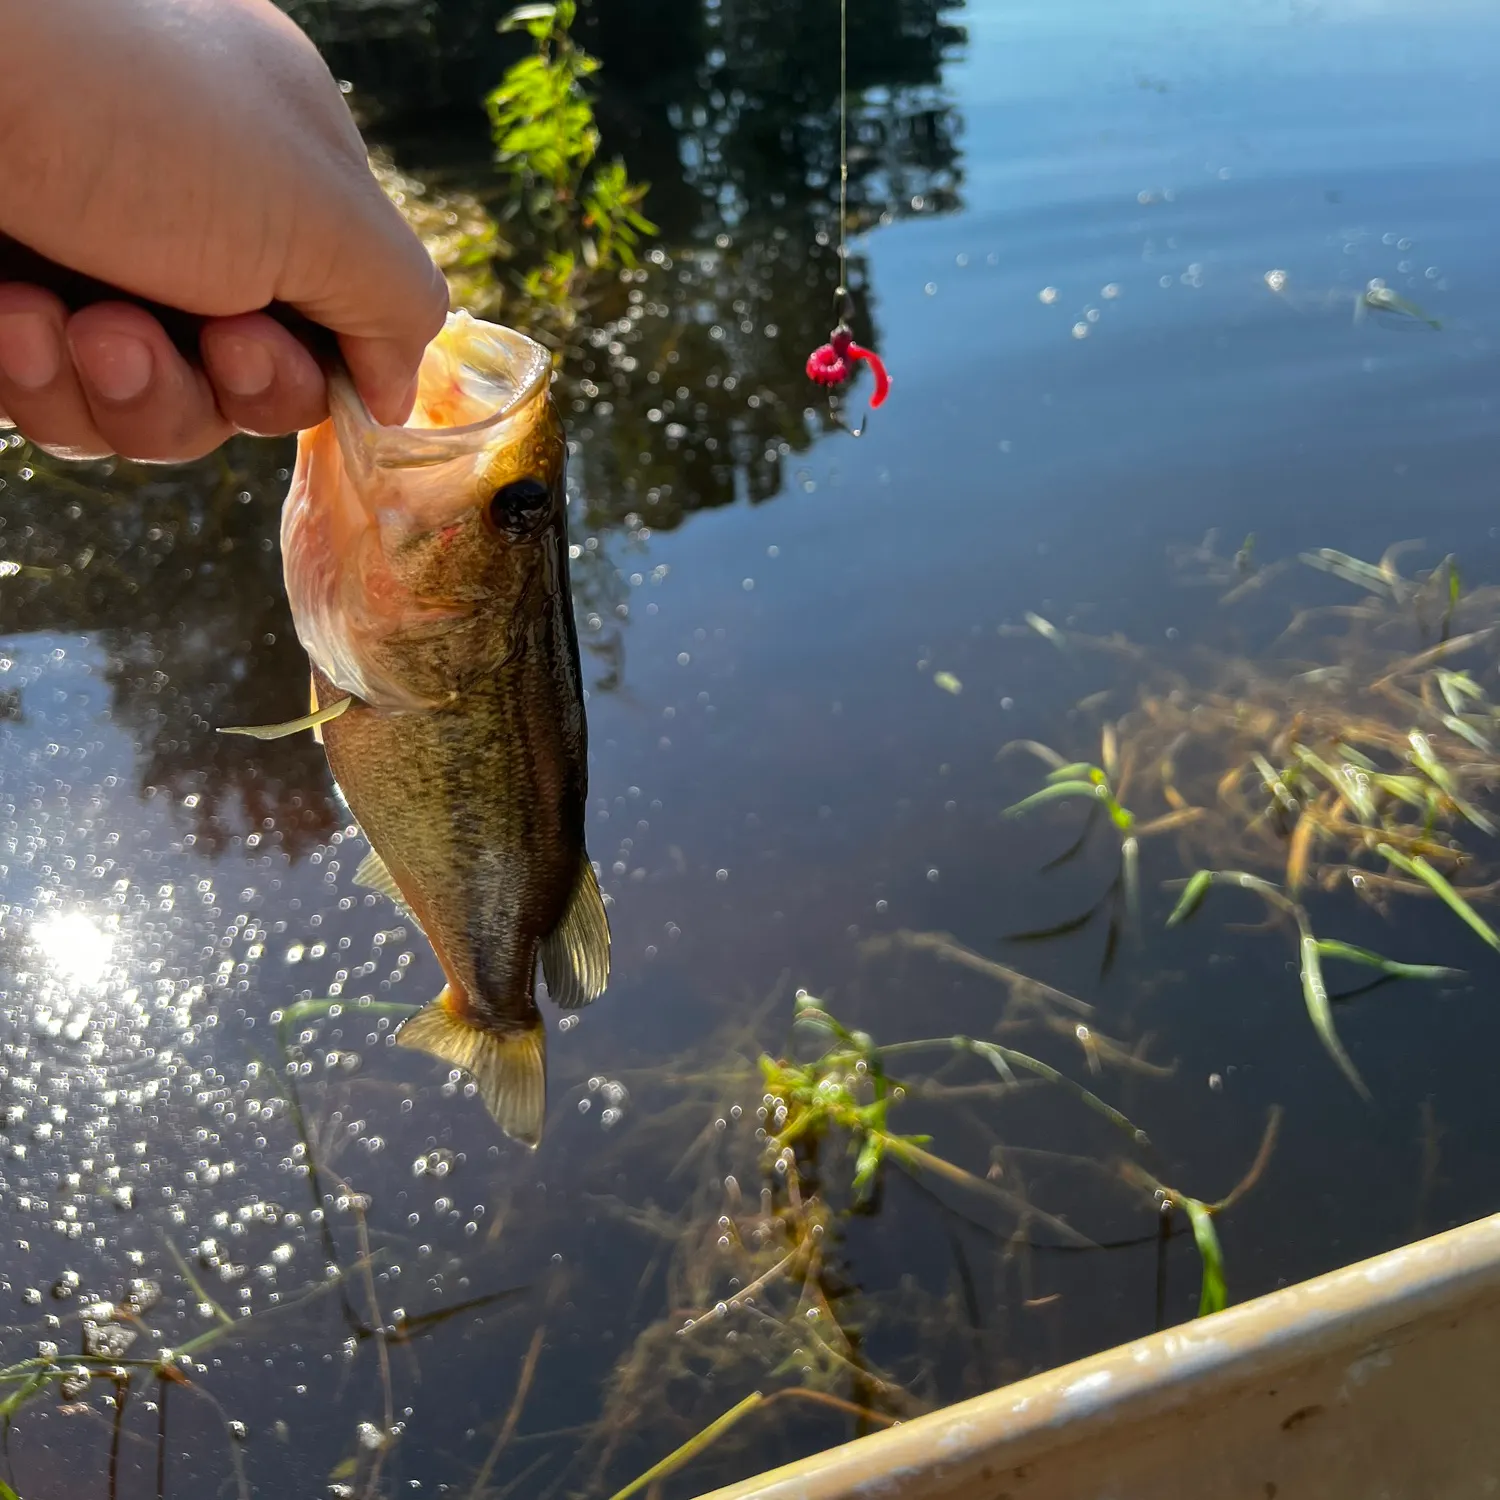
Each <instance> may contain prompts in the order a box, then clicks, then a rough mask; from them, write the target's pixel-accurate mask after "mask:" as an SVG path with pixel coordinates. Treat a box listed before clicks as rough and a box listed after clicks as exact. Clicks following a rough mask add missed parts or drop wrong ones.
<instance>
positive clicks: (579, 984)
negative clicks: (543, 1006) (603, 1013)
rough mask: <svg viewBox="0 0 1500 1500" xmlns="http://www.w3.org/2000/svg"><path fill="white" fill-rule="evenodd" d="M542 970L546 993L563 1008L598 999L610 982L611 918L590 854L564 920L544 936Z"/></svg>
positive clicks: (580, 871) (574, 1006)
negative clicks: (607, 912) (601, 893)
mask: <svg viewBox="0 0 1500 1500" xmlns="http://www.w3.org/2000/svg"><path fill="white" fill-rule="evenodd" d="M542 973H543V974H544V975H545V976H546V979H547V993H548V994H549V995H550V996H551V997H552V1000H553V1003H554V1004H556V1005H560V1006H561V1007H562V1008H563V1009H564V1010H577V1009H578V1007H579V1006H580V1005H587V1004H588V1003H589V1001H590V1000H596V999H597V998H598V997H599V996H600V995H602V994H603V993H604V986H605V985H607V984H608V983H609V918H608V916H607V915H606V914H605V911H604V898H603V897H602V896H601V895H600V894H599V882H598V880H596V879H595V877H594V867H593V865H591V864H590V863H589V857H588V855H587V854H585V855H584V856H583V858H582V859H581V860H580V861H579V867H578V879H577V880H575V881H574V882H573V893H572V895H571V896H569V898H568V908H567V910H566V911H565V912H564V913H563V917H562V921H560V922H559V923H558V924H557V926H556V927H555V928H553V930H552V931H551V932H549V933H548V934H547V936H546V937H545V938H543V939H542Z"/></svg>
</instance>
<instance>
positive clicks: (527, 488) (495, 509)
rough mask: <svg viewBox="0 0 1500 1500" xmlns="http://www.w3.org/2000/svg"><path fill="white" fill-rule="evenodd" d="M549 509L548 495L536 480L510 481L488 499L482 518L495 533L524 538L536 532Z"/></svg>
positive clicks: (541, 483)
mask: <svg viewBox="0 0 1500 1500" xmlns="http://www.w3.org/2000/svg"><path fill="white" fill-rule="evenodd" d="M551 508H552V491H551V489H550V488H549V487H548V486H547V485H546V484H544V483H543V482H542V481H541V480H540V479H532V478H527V479H513V480H512V481H511V482H510V483H509V484H503V485H501V486H500V488H499V489H498V490H496V491H495V493H494V494H493V495H491V496H490V503H489V505H488V507H487V508H486V512H485V514H486V515H487V516H488V518H489V523H490V525H491V526H492V527H493V528H494V529H495V530H496V531H503V532H505V533H506V534H507V535H509V536H524V535H525V534H526V533H528V532H531V531H534V530H536V528H537V525H538V523H539V522H540V521H542V519H543V518H544V517H545V516H546V515H547V514H548V512H549V511H550V510H551Z"/></svg>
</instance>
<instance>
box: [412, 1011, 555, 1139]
mask: <svg viewBox="0 0 1500 1500" xmlns="http://www.w3.org/2000/svg"><path fill="white" fill-rule="evenodd" d="M396 1041H397V1042H398V1043H399V1044H400V1045H401V1046H403V1047H412V1048H414V1049H415V1050H417V1051H418V1052H426V1053H429V1054H430V1055H431V1056H433V1057H436V1058H438V1059H440V1060H441V1061H442V1062H445V1063H448V1064H449V1065H450V1066H452V1067H455V1068H462V1069H463V1070H464V1071H465V1072H466V1073H468V1074H469V1076H470V1077H471V1078H472V1079H473V1080H474V1082H475V1084H476V1085H477V1086H478V1089H479V1097H480V1098H481V1099H482V1100H484V1107H485V1108H486V1109H487V1110H489V1112H490V1114H491V1115H492V1116H493V1117H494V1119H495V1123H496V1124H497V1125H499V1127H500V1128H501V1130H503V1131H504V1132H505V1133H506V1135H508V1136H509V1137H510V1138H511V1139H512V1140H514V1141H520V1142H521V1144H522V1145H524V1146H531V1147H533V1148H534V1147H535V1146H536V1144H537V1143H538V1142H539V1141H540V1140H541V1138H542V1122H543V1121H544V1120H545V1118H546V1115H547V1031H546V1028H545V1027H544V1026H543V1025H542V1018H541V1017H540V1016H536V1017H535V1019H534V1022H533V1024H532V1025H531V1026H530V1027H529V1028H528V1029H527V1030H525V1031H490V1030H487V1029H485V1028H483V1027H480V1026H476V1025H475V1024H474V1023H473V1022H472V1021H471V1020H470V1019H469V1018H468V1017H467V1016H463V1015H460V1014H459V1013H458V1012H457V1011H455V1010H454V1009H452V992H451V991H450V990H449V989H448V988H447V987H446V986H445V987H444V989H443V992H442V994H440V995H439V996H438V997H437V999H436V1000H434V1001H433V1002H432V1004H431V1005H429V1006H426V1007H425V1008H424V1009H422V1010H419V1011H418V1012H417V1013H416V1015H414V1016H413V1017H412V1018H411V1019H410V1020H409V1021H407V1022H406V1023H405V1024H404V1025H403V1026H402V1027H401V1029H400V1030H399V1031H398V1032H397V1033H396Z"/></svg>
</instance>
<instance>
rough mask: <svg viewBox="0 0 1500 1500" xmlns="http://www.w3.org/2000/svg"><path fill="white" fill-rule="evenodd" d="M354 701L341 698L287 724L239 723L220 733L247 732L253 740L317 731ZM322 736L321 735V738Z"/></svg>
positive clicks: (274, 738) (282, 738)
mask: <svg viewBox="0 0 1500 1500" xmlns="http://www.w3.org/2000/svg"><path fill="white" fill-rule="evenodd" d="M353 702H354V699H353V698H340V699H339V701H338V702H337V703H334V704H332V705H330V706H329V707H328V708H319V709H315V710H314V711H313V712H312V713H310V714H304V715H303V716H302V717H301V718H300V719H288V720H287V721H286V723H285V724H237V725H234V726H233V727H228V726H226V727H225V728H223V729H220V730H219V733H220V734H245V735H249V737H250V738H251V739H252V740H284V739H285V738H286V737H287V736H288V735H290V734H301V733H302V731H303V730H304V729H311V730H313V731H314V733H316V732H317V730H318V728H319V726H320V725H323V724H326V723H327V722H328V721H329V720H330V719H336V718H338V716H339V715H340V714H341V713H343V711H344V710H345V709H346V708H348V707H349V705H350V704H351V703H353ZM321 738H322V736H321V735H320V736H319V739H320V740H321Z"/></svg>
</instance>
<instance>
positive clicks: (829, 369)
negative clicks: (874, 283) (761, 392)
mask: <svg viewBox="0 0 1500 1500" xmlns="http://www.w3.org/2000/svg"><path fill="white" fill-rule="evenodd" d="M850 311H851V308H850V299H849V0H839V232H838V285H837V286H836V287H835V288H834V293H833V316H834V326H833V330H832V332H830V333H829V335H828V342H827V343H826V344H820V345H819V346H818V347H817V348H816V349H814V350H813V352H812V353H811V354H809V355H808V356H807V378H808V379H809V380H812V381H815V382H816V383H817V384H818V385H821V386H825V387H826V388H827V390H828V396H829V406H830V409H831V411H832V415H833V420H834V421H835V422H836V423H837V424H838V425H839V426H840V427H843V428H844V430H845V431H846V432H848V433H850V434H851V435H852V436H853V437H860V436H861V435H862V434H863V433H864V430H865V429H864V424H863V423H862V424H861V425H860V426H858V427H849V426H847V425H846V424H845V422H844V420H843V416H842V413H841V411H840V403H839V396H838V388H839V387H840V386H842V385H843V384H844V383H845V382H846V381H848V380H849V379H850V377H851V376H852V375H853V374H854V369H855V365H856V363H857V362H859V361H860V360H863V361H864V362H865V363H866V364H868V365H869V367H870V370H871V373H872V374H873V375H874V376H875V390H874V393H873V394H872V395H871V397H870V406H871V409H872V410H873V409H874V408H875V407H877V406H879V405H880V404H881V402H883V401H884V400H885V398H886V395H887V393H888V392H889V391H890V388H891V381H890V376H889V375H887V374H886V369H885V364H884V363H883V361H882V360H881V358H880V356H879V355H878V354H876V352H875V351H874V350H873V349H865V348H862V347H861V346H860V345H859V344H856V343H855V342H854V334H853V332H852V330H851V329H850V327H849V321H848V320H849V313H850Z"/></svg>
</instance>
